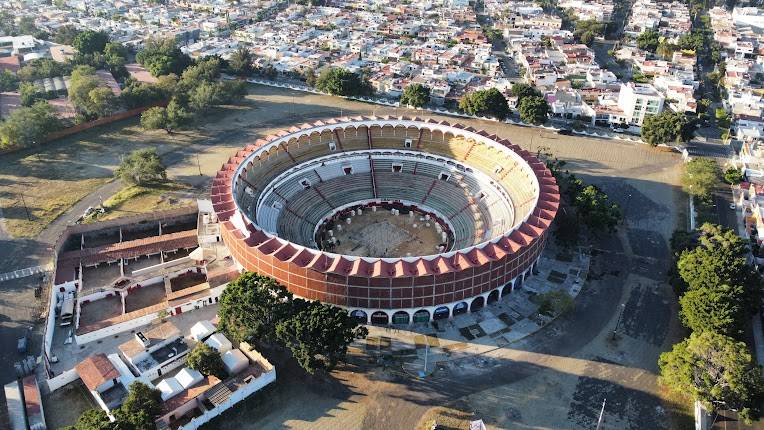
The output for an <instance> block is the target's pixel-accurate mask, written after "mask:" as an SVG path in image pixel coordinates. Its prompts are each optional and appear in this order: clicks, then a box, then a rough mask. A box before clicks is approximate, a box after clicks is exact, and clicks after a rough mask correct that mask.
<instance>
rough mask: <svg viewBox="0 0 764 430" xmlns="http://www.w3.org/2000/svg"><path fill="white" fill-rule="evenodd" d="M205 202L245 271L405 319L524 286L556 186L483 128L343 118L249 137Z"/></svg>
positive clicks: (358, 313) (303, 292) (364, 316)
mask: <svg viewBox="0 0 764 430" xmlns="http://www.w3.org/2000/svg"><path fill="white" fill-rule="evenodd" d="M212 202H213V206H214V208H215V212H216V214H217V217H218V219H219V220H220V223H221V236H222V239H223V241H224V243H225V244H226V246H227V248H228V249H229V250H230V252H231V255H232V257H233V259H234V260H235V262H236V263H237V265H238V266H239V267H240V268H241V269H242V270H249V271H254V272H258V273H260V274H262V275H265V276H271V277H273V278H275V279H276V280H278V281H279V282H280V283H281V284H282V285H284V286H286V287H287V288H288V289H289V290H290V291H291V292H292V293H294V294H295V295H296V296H299V297H303V298H306V299H314V300H321V301H323V302H327V303H332V304H335V305H339V306H342V307H344V308H346V309H347V310H348V311H349V312H351V313H352V315H353V316H355V317H357V318H359V319H360V320H361V321H362V322H365V323H373V324H390V323H395V324H404V323H410V322H426V321H430V320H433V319H440V318H448V317H451V316H454V315H458V314H460V313H464V312H468V311H474V310H477V309H480V308H481V307H483V306H484V305H486V304H488V303H491V302H493V301H496V300H498V299H500V298H501V297H502V296H504V295H507V294H510V293H511V292H512V290H513V289H514V288H518V287H520V286H521V285H522V283H523V281H524V279H525V278H526V277H527V276H529V275H530V274H531V272H532V270H533V269H534V267H535V264H536V263H537V262H538V259H539V257H540V255H541V252H542V250H543V249H544V244H545V242H546V239H547V235H548V230H549V227H550V224H551V223H552V221H553V220H554V217H555V215H556V213H557V208H558V206H559V190H558V187H557V185H556V182H555V180H554V177H553V176H552V174H551V172H550V171H549V170H548V169H547V168H546V166H545V165H544V163H542V162H541V161H539V160H538V159H537V158H536V157H535V156H534V155H533V154H531V153H529V152H527V151H525V150H522V149H520V148H519V147H518V146H515V145H512V144H511V143H510V142H509V141H508V140H506V139H504V138H501V137H499V136H496V135H492V134H489V133H487V132H485V131H483V130H475V129H473V128H471V127H465V126H462V125H460V124H451V123H448V122H445V121H442V122H436V121H434V120H423V119H420V118H407V117H398V118H394V117H352V118H337V119H331V120H324V121H318V122H315V123H312V124H302V125H300V126H294V127H292V128H290V129H289V130H282V131H280V132H278V133H276V134H273V135H270V136H268V137H267V138H265V139H261V140H258V141H257V142H255V143H254V144H253V145H248V146H247V147H246V148H244V149H243V150H241V151H239V152H238V153H237V154H236V155H235V156H234V157H232V158H231V159H230V160H229V161H228V163H227V164H225V165H224V166H223V167H222V169H221V170H220V171H219V172H218V174H217V176H216V178H215V180H214V181H213V185H212Z"/></svg>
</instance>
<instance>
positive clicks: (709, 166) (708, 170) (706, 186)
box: [679, 158, 721, 199]
mask: <svg viewBox="0 0 764 430" xmlns="http://www.w3.org/2000/svg"><path fill="white" fill-rule="evenodd" d="M720 177H721V171H720V169H719V165H718V164H716V161H714V160H713V159H710V158H693V159H692V160H690V161H689V162H687V163H685V164H684V171H683V172H682V176H681V178H680V179H679V180H680V182H681V184H682V189H683V190H684V191H685V192H686V193H687V194H689V195H691V196H695V197H699V198H702V199H707V198H709V197H711V193H713V191H714V188H716V186H717V184H718V183H719V179H720Z"/></svg>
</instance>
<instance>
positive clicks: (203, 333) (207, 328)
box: [191, 320, 216, 342]
mask: <svg viewBox="0 0 764 430" xmlns="http://www.w3.org/2000/svg"><path fill="white" fill-rule="evenodd" d="M215 330H216V329H215V326H214V325H212V323H211V322H209V321H207V320H203V321H199V322H197V323H196V324H194V325H193V326H191V338H192V339H194V340H195V341H197V342H201V341H202V340H204V339H206V338H207V336H209V335H211V334H212V333H215Z"/></svg>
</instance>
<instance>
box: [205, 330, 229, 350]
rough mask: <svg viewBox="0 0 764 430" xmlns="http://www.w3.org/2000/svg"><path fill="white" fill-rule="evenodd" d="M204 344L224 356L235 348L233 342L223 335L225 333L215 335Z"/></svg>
mask: <svg viewBox="0 0 764 430" xmlns="http://www.w3.org/2000/svg"><path fill="white" fill-rule="evenodd" d="M204 343H206V344H207V346H209V347H210V348H214V349H216V350H217V351H218V352H219V353H221V354H224V353H226V352H228V351H230V350H231V348H233V345H231V341H230V340H228V338H227V337H225V336H224V335H223V333H215V334H213V335H212V336H210V337H209V338H208V339H207V340H206V341H204Z"/></svg>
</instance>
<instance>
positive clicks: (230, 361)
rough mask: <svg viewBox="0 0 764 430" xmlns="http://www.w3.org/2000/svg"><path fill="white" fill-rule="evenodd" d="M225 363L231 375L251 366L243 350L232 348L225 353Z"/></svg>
mask: <svg viewBox="0 0 764 430" xmlns="http://www.w3.org/2000/svg"><path fill="white" fill-rule="evenodd" d="M223 364H225V370H226V371H227V372H228V374H229V375H235V374H237V373H239V372H241V371H242V370H244V369H246V368H247V366H249V360H248V359H247V357H246V356H245V355H244V353H243V352H241V351H239V350H238V349H232V350H230V351H228V352H226V353H225V354H223Z"/></svg>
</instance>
